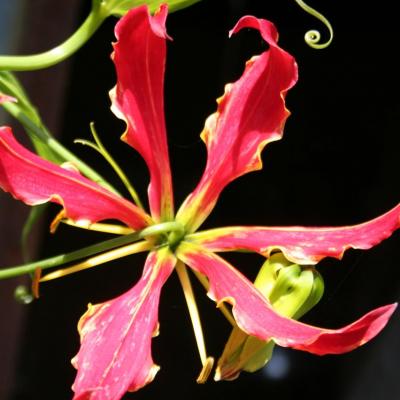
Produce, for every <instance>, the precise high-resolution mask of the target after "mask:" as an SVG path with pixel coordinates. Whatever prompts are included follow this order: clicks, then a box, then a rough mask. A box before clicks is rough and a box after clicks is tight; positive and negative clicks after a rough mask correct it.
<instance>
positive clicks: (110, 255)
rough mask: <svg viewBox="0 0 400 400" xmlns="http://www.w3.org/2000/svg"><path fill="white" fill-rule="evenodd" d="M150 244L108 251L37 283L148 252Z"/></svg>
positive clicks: (47, 276)
mask: <svg viewBox="0 0 400 400" xmlns="http://www.w3.org/2000/svg"><path fill="white" fill-rule="evenodd" d="M151 246H152V245H151V243H149V242H147V241H143V242H139V243H132V244H129V245H127V246H123V247H120V248H118V249H114V250H111V251H108V252H106V253H103V254H99V255H97V256H94V257H91V258H88V259H87V260H85V261H83V262H81V263H78V264H75V265H73V266H72V267H69V268H63V269H59V270H57V271H54V272H51V273H49V274H47V275H45V276H43V277H42V278H41V279H40V281H39V282H46V281H50V280H53V279H57V278H61V277H62V276H66V275H69V274H73V273H75V272H78V271H82V270H84V269H88V268H92V267H95V266H97V265H100V264H104V263H106V262H108V261H112V260H115V259H116V258H122V257H126V256H129V255H131V254H135V253H140V252H142V251H147V250H150V248H151Z"/></svg>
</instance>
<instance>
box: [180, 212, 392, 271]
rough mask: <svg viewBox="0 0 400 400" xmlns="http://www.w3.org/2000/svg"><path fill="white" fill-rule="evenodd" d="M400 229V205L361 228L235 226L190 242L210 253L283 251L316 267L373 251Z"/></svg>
mask: <svg viewBox="0 0 400 400" xmlns="http://www.w3.org/2000/svg"><path fill="white" fill-rule="evenodd" d="M399 227H400V204H398V205H397V206H396V207H394V208H393V209H392V210H390V211H389V212H387V213H386V214H383V215H381V216H380V217H378V218H375V219H373V220H371V221H368V222H365V223H363V224H359V225H353V226H344V227H343V226H342V227H337V228H332V227H330V228H304V227H296V226H293V227H271V228H268V227H262V226H254V227H246V226H235V227H227V228H219V229H211V230H208V231H203V232H198V233H195V234H192V235H190V236H188V237H187V240H190V241H193V242H194V243H197V244H201V245H202V246H204V247H205V248H206V249H208V250H210V251H217V252H219V251H232V250H239V249H242V250H251V251H255V252H258V253H261V254H263V255H266V256H268V255H269V254H270V253H271V251H272V250H275V249H279V250H280V251H282V252H283V253H284V254H285V257H286V258H287V259H289V260H290V261H293V262H294V263H297V264H316V263H317V262H319V261H320V260H321V259H323V258H324V257H335V258H341V257H342V256H343V253H344V252H345V251H346V250H347V249H349V248H354V249H363V250H366V249H369V248H371V247H373V246H375V245H377V244H378V243H380V242H381V241H382V240H384V239H386V238H388V237H389V236H390V235H391V234H392V233H393V232H394V231H395V230H396V229H398V228H399Z"/></svg>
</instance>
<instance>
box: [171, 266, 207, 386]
mask: <svg viewBox="0 0 400 400" xmlns="http://www.w3.org/2000/svg"><path fill="white" fill-rule="evenodd" d="M176 272H177V273H178V277H179V280H180V282H181V285H182V289H183V293H184V295H185V300H186V304H187V307H188V310H189V314H190V319H191V321H192V325H193V331H194V336H195V339H196V344H197V349H198V351H199V355H200V360H201V363H202V364H203V368H202V370H201V372H200V374H199V376H198V378H197V383H204V382H206V380H207V378H208V376H209V375H210V372H211V370H212V367H213V365H214V359H213V358H212V357H207V352H206V346H205V343H204V336H203V330H202V328H201V322H200V316H199V311H198V309H197V304H196V300H195V297H194V293H193V288H192V284H191V283H190V279H189V275H188V273H187V269H186V267H185V265H184V264H183V263H182V262H180V261H179V262H178V263H177V265H176Z"/></svg>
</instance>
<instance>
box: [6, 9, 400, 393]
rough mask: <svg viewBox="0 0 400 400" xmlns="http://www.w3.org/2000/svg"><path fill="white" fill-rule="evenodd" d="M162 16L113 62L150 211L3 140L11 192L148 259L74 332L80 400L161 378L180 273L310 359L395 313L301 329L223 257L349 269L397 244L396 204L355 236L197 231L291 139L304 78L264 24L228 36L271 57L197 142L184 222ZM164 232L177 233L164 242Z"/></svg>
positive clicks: (389, 309) (255, 66) (135, 31)
mask: <svg viewBox="0 0 400 400" xmlns="http://www.w3.org/2000/svg"><path fill="white" fill-rule="evenodd" d="M166 17H167V8H166V6H161V8H160V10H159V12H158V13H156V14H155V15H154V16H150V15H149V13H148V10H147V8H146V7H145V6H143V7H138V8H136V9H133V10H131V11H130V12H128V13H127V14H126V15H125V16H124V17H123V18H122V19H121V20H120V21H119V22H118V23H117V26H116V29H115V34H116V37H117V42H116V43H115V45H114V53H113V61H114V63H115V67H116V71H117V85H116V87H115V88H114V89H113V90H112V91H111V99H112V110H113V112H114V113H115V114H116V115H117V117H119V118H121V119H123V120H124V121H125V122H126V126H127V128H126V131H125V133H124V134H123V137H122V138H123V140H124V141H126V142H127V143H128V144H129V145H130V146H132V147H133V148H135V149H136V150H137V151H138V152H139V153H140V154H141V155H142V157H143V158H144V160H145V162H146V164H147V166H148V168H149V171H150V185H149V189H148V198H149V208H150V213H147V212H146V211H145V210H144V209H143V208H142V207H140V206H138V205H135V204H133V203H131V202H130V201H128V200H125V199H123V198H122V197H120V196H118V195H117V194H114V193H112V192H110V191H109V190H107V189H105V188H103V187H101V186H100V185H98V184H96V183H94V182H92V181H90V180H89V179H87V178H85V177H84V176H82V175H80V174H79V172H77V171H76V170H75V169H74V168H71V167H70V166H58V165H55V164H53V163H51V162H49V161H46V160H43V159H41V158H40V157H38V156H37V155H35V154H33V153H31V152H30V151H28V150H26V149H25V148H23V147H22V146H21V145H20V144H19V143H18V142H17V141H16V140H15V139H14V138H13V136H12V133H11V130H10V129H9V128H7V127H4V128H1V129H0V185H1V187H2V188H3V190H5V191H7V192H10V193H11V194H12V195H13V196H14V197H15V198H17V199H19V200H22V201H23V202H25V203H26V204H29V205H36V204H41V203H45V202H48V201H50V202H55V203H58V204H60V205H61V206H62V207H63V212H62V214H61V217H60V218H66V219H69V220H72V221H74V223H75V224H77V225H87V226H90V225H92V224H95V223H96V222H97V221H101V220H107V219H113V220H119V221H121V222H122V223H124V224H125V225H127V226H128V227H130V228H132V229H133V230H136V231H141V232H142V238H145V240H144V241H142V242H139V243H134V244H129V245H127V246H126V247H124V248H122V249H123V250H121V251H120V249H117V250H114V252H116V253H118V255H127V254H132V253H134V252H137V251H143V250H150V251H149V255H148V257H147V260H146V263H145V266H144V270H143V275H142V277H141V278H140V280H139V281H138V282H137V283H136V285H135V286H133V287H132V288H131V289H130V290H129V291H128V292H126V293H124V294H122V295H121V296H119V297H117V298H115V299H112V300H109V301H106V302H104V303H102V304H96V305H90V306H89V308H88V310H87V312H86V313H85V314H84V315H83V316H82V318H81V320H80V321H79V324H78V329H79V332H80V335H81V348H80V350H79V352H78V354H77V355H76V357H75V358H74V360H73V364H74V366H75V367H76V368H77V370H78V372H77V377H76V380H75V382H74V385H73V390H74V392H75V397H74V399H76V400H78V399H79V400H82V399H88V398H90V399H113V400H114V399H120V398H121V397H122V396H123V395H124V393H125V392H126V391H135V390H138V389H139V388H141V387H143V386H144V385H146V384H148V383H149V382H151V381H152V380H153V378H154V376H155V374H156V372H157V370H158V366H157V365H155V363H154V362H153V359H152V355H151V341H152V337H153V336H154V335H155V334H157V333H158V314H157V309H158V302H159V296H160V292H161V289H162V286H163V284H164V283H165V281H166V280H167V279H168V277H169V276H170V275H171V273H172V272H173V271H174V270H175V269H176V270H177V271H178V273H179V274H180V276H183V278H182V282H184V281H185V278H184V274H185V271H186V270H185V267H184V266H183V264H185V265H187V266H189V267H190V268H191V269H192V270H194V271H195V272H196V273H197V274H199V276H200V277H204V276H205V277H207V280H208V283H209V292H208V295H209V296H210V297H211V298H212V299H213V300H215V301H216V302H217V305H220V304H222V303H223V302H228V303H230V304H231V305H232V314H233V317H234V319H235V321H236V324H237V326H238V327H239V328H240V329H241V330H242V331H243V332H245V333H246V334H247V335H251V336H254V337H256V338H258V339H260V340H263V341H268V340H270V339H272V340H273V341H274V343H276V344H278V345H280V346H285V347H292V348H295V349H299V350H304V351H308V352H311V353H314V354H337V353H343V352H346V351H350V350H352V349H354V348H356V347H358V346H360V345H362V344H364V343H365V342H367V341H369V340H370V339H372V338H373V337H374V336H375V335H377V334H378V333H379V332H380V331H381V329H382V328H383V327H384V326H385V325H386V323H387V321H388V319H389V317H390V316H391V314H392V313H393V312H394V310H395V307H396V304H391V305H387V306H383V307H380V308H377V309H375V310H373V311H371V312H369V313H368V314H366V315H364V316H363V317H361V318H360V319H359V320H357V321H355V322H354V323H352V324H350V325H347V326H345V327H343V328H341V329H337V330H334V329H323V328H317V327H314V326H310V325H306V324H303V323H301V322H298V321H296V320H294V319H292V318H289V317H287V316H283V315H281V314H279V313H278V312H277V311H276V310H275V309H274V308H273V307H272V305H271V303H270V302H269V301H268V299H267V298H266V297H265V296H264V295H263V294H262V293H261V292H260V291H259V290H258V289H257V288H256V287H255V286H254V285H253V284H252V283H251V282H250V281H249V280H248V279H247V278H245V277H244V276H243V275H242V274H241V273H240V272H238V271H237V270H236V269H235V268H234V267H233V266H232V265H231V264H229V263H228V262H227V261H225V260H224V259H223V258H222V257H221V256H220V255H217V254H216V252H224V251H234V250H243V249H245V250H248V251H253V252H257V253H260V254H262V255H263V256H265V257H266V258H268V257H269V256H270V255H271V253H272V252H273V251H275V250H279V251H280V252H282V254H283V255H284V257H285V258H286V259H287V260H289V261H291V262H293V263H296V264H298V265H304V266H307V267H308V266H310V265H314V264H316V263H317V262H319V261H320V260H321V259H322V258H324V257H336V258H340V257H341V256H342V255H343V253H344V251H345V250H346V249H348V248H357V249H368V248H371V247H372V246H374V245H376V244H378V243H379V242H380V241H382V240H383V239H385V238H387V237H388V236H390V234H391V233H392V232H393V231H394V230H395V229H397V228H398V227H399V225H400V205H397V206H396V207H395V208H393V209H392V210H391V211H389V212H387V213H386V214H384V215H382V216H380V217H378V218H376V219H374V220H371V221H369V222H366V223H364V224H359V225H355V226H345V227H335V228H304V227H257V226H250V227H249V226H238V227H225V228H218V229H211V230H206V231H198V228H199V227H200V225H201V224H202V223H203V222H204V220H205V219H206V218H207V216H208V215H209V214H210V213H211V212H212V210H213V208H214V206H215V204H216V202H217V200H218V197H219V195H220V193H221V192H222V190H223V189H224V187H225V186H226V185H227V184H228V183H230V182H231V181H233V180H234V179H236V178H237V177H239V176H241V175H243V174H245V173H247V172H251V171H254V170H257V169H260V168H261V167H262V165H261V159H260V154H261V151H262V149H263V148H264V147H265V146H266V145H267V144H268V143H269V142H272V141H275V140H279V139H280V138H281V137H282V133H283V127H284V124H285V121H286V119H287V117H288V115H289V112H288V110H287V109H286V108H285V102H284V99H285V96H286V93H287V91H288V90H289V89H290V88H291V87H292V86H293V85H294V84H295V82H296V80H297V66H296V63H295V60H294V59H293V57H292V56H291V55H289V54H288V53H287V52H285V51H284V50H283V49H281V48H280V47H279V46H278V44H277V36H278V35H277V31H276V29H275V27H274V26H273V24H272V23H270V22H268V21H266V20H261V19H257V18H255V17H252V16H247V17H243V18H242V19H240V21H239V22H238V23H237V24H236V26H235V27H234V28H233V30H232V31H231V34H235V33H237V32H239V31H240V30H241V29H243V28H252V29H255V30H257V31H258V32H259V33H260V35H261V37H262V38H263V39H264V41H266V42H267V43H268V44H269V49H268V50H267V51H265V52H263V53H262V54H261V55H259V56H256V57H253V58H252V59H251V60H250V61H248V62H247V64H246V68H245V71H244V72H243V75H242V76H241V78H240V79H239V80H238V81H236V82H235V83H233V84H229V85H227V86H226V88H225V93H224V95H223V96H222V97H221V98H220V99H219V100H218V109H217V111H216V112H215V113H214V114H212V115H211V116H210V117H209V118H208V119H207V121H206V124H205V128H204V131H203V133H202V135H201V137H202V139H203V141H204V142H205V144H206V147H207V152H208V159H207V164H206V167H205V171H204V173H203V176H202V178H201V180H200V182H199V184H198V185H197V187H196V188H195V190H194V191H193V192H192V193H191V194H190V195H189V196H188V197H187V199H186V200H185V201H184V203H183V204H182V205H181V207H180V208H179V210H178V211H177V213H175V211H174V202H173V194H172V193H173V192H172V178H171V172H170V164H169V156H168V149H167V139H166V129H165V123H164V111H163V110H164V107H163V84H164V67H165V56H166V40H167V38H168V35H167V33H166V29H165V21H166ZM169 223H172V225H171V224H170V225H168V224H169ZM168 226H174V229H173V230H172V229H170V231H168V228H165V227H168ZM162 228H163V229H162ZM144 232H146V233H147V234H145V233H144ZM157 232H159V234H157ZM128 247H129V249H128ZM101 256H102V255H100V256H99V257H100V258H101ZM114 256H115V254H114V253H113V256H112V257H114ZM103 261H104V258H102V261H101V262H103ZM193 315H195V313H194V314H193ZM194 318H195V317H194ZM200 347H201V346H200ZM202 362H203V365H204V369H203V371H202V372H203V375H207V372H208V371H207V369H208V368H209V367H210V362H209V358H207V357H206V356H205V355H204V354H203V356H202ZM200 380H203V378H200Z"/></svg>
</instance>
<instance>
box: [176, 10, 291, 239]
mask: <svg viewBox="0 0 400 400" xmlns="http://www.w3.org/2000/svg"><path fill="white" fill-rule="evenodd" d="M243 28H253V29H256V30H258V31H259V32H260V34H261V36H262V38H263V39H264V40H265V41H266V42H267V43H268V44H269V46H270V48H269V50H268V51H265V52H264V53H262V54H261V55H259V56H255V57H253V58H252V59H251V60H249V61H248V62H247V64H246V68H245V71H244V73H243V75H242V77H241V78H240V79H239V80H238V81H236V82H235V83H233V84H228V85H226V87H225V94H224V95H223V97H222V98H220V99H219V100H218V110H217V112H216V113H214V114H212V115H211V116H210V117H209V118H208V119H207V121H206V124H205V127H204V130H203V132H202V134H201V137H202V139H203V140H204V141H205V143H206V146H207V152H208V158H207V165H206V168H205V171H204V174H203V176H202V178H201V180H200V183H199V184H198V186H197V187H196V189H195V190H194V192H193V193H192V194H191V195H190V196H189V197H188V198H187V199H186V201H185V202H184V204H183V205H182V207H181V208H180V210H179V212H178V214H177V219H178V220H179V221H180V222H182V223H184V224H185V225H186V227H187V228H188V230H189V231H195V230H196V229H197V228H198V227H199V226H200V224H201V223H202V222H203V221H204V220H205V219H206V218H207V216H208V215H209V214H210V212H211V211H212V209H213V208H214V205H215V203H216V201H217V199H218V196H219V195H220V193H221V191H222V190H223V189H224V187H225V186H226V185H227V184H228V183H229V182H231V181H232V180H234V179H236V178H237V177H239V176H241V175H243V174H245V173H247V172H250V171H254V170H257V169H261V168H262V162H261V151H262V150H263V148H264V147H265V146H266V145H267V144H268V143H270V142H272V141H275V140H279V139H280V138H281V137H282V134H283V128H284V124H285V121H286V119H287V117H288V116H289V111H288V110H287V109H286V107H285V96H286V93H287V91H288V90H289V89H290V88H291V87H292V86H293V85H294V84H295V83H296V81H297V65H296V62H295V60H294V58H293V57H292V56H291V55H290V54H288V53H286V52H285V51H284V50H282V49H281V48H280V47H279V46H278V45H277V39H278V33H277V31H276V29H275V27H274V25H273V24H272V23H271V22H269V21H266V20H262V19H257V18H255V17H252V16H247V17H243V18H242V19H240V21H239V22H238V23H237V25H236V26H235V27H234V28H233V30H232V31H231V32H230V34H234V33H237V32H239V31H240V30H241V29H243Z"/></svg>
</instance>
